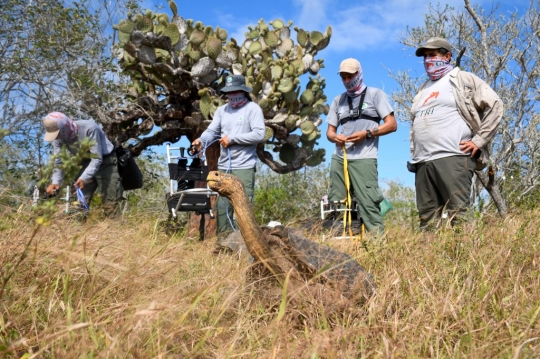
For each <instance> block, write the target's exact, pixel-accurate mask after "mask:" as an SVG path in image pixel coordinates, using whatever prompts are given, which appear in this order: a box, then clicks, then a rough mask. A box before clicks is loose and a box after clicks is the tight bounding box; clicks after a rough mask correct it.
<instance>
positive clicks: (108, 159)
mask: <svg viewBox="0 0 540 359" xmlns="http://www.w3.org/2000/svg"><path fill="white" fill-rule="evenodd" d="M86 165H87V164H86ZM86 165H85V166H84V167H83V170H82V171H84V168H86ZM82 171H81V173H80V174H82ZM80 174H79V175H80ZM123 191H124V189H123V187H122V179H121V178H120V175H119V174H118V160H117V158H116V153H115V152H114V151H113V152H112V153H111V154H110V155H108V156H105V157H103V162H102V163H101V166H99V169H98V171H97V172H96V174H95V175H94V177H92V179H91V180H90V182H88V183H85V184H84V188H83V189H82V192H83V194H84V197H85V199H86V203H88V205H90V203H91V201H92V198H93V197H94V194H95V193H96V192H97V193H98V195H99V196H100V197H101V204H102V206H103V210H104V212H105V214H106V215H107V216H115V215H117V214H118V211H119V209H118V205H119V202H120V201H122V200H123V197H122V195H123Z"/></svg>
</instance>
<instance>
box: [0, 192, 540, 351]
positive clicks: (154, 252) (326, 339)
mask: <svg viewBox="0 0 540 359" xmlns="http://www.w3.org/2000/svg"><path fill="white" fill-rule="evenodd" d="M262 184H264V182H262ZM262 184H261V185H262ZM1 211H2V215H1V217H0V267H1V282H0V357H2V358H25V359H28V358H512V359H515V358H539V357H540V275H539V269H540V241H539V238H540V218H539V217H540V212H539V211H538V210H537V209H535V210H527V211H522V212H516V213H513V214H512V215H510V216H509V217H508V218H507V219H506V220H504V221H503V220H501V219H500V218H499V217H497V216H495V215H493V216H490V215H484V216H482V217H480V216H478V218H477V219H476V220H474V221H473V222H471V223H469V224H467V225H465V226H464V227H463V228H461V229H460V231H455V230H452V229H442V230H440V231H438V232H436V233H431V234H424V233H419V232H417V231H416V230H414V228H412V226H411V223H410V221H407V220H403V219H401V218H398V217H399V216H394V217H392V213H391V212H390V214H389V215H388V216H387V217H386V220H385V223H386V227H387V233H386V236H385V237H384V238H382V239H381V238H378V239H374V238H371V237H369V236H365V237H364V238H362V239H360V241H359V243H355V242H354V241H351V240H348V239H344V240H335V239H331V238H329V236H328V235H325V232H324V230H322V229H320V228H311V229H310V230H307V231H306V233H305V235H306V236H307V237H309V238H311V239H312V240H314V241H318V242H321V243H323V244H324V245H328V246H331V247H334V248H337V249H340V250H342V251H344V252H346V253H348V254H350V255H352V256H354V258H355V259H357V260H358V262H359V263H360V264H361V265H362V266H364V267H365V268H366V269H367V270H368V271H369V272H370V273H372V274H373V275H374V278H375V281H376V284H377V289H376V292H375V295H374V296H373V297H371V298H370V299H369V301H368V302H367V303H365V304H364V305H363V306H357V307H353V308H350V309H349V310H347V311H343V312H338V313H336V312H335V311H327V310H326V308H323V307H320V306H317V305H314V304H313V303H310V302H305V303H303V302H302V301H298V300H296V301H291V298H289V297H288V296H287V293H286V291H283V290H282V289H280V288H277V292H275V291H274V292H269V293H264V292H263V293H261V291H262V290H263V289H261V288H257V287H255V286H253V283H250V282H249V281H247V280H246V270H247V269H248V268H249V267H250V265H251V263H250V260H249V259H250V258H249V256H248V255H243V254H242V253H240V254H228V253H218V254H215V253H214V249H215V239H214V238H207V239H206V240H204V241H199V240H198V239H196V238H188V237H187V236H186V235H184V233H185V231H184V230H183V229H182V228H181V227H182V226H178V227H179V230H171V228H169V229H167V228H166V226H167V225H166V224H164V223H165V220H164V218H165V217H166V216H164V215H163V213H162V212H160V211H154V212H152V211H149V212H143V211H131V212H130V211H128V212H126V213H124V215H123V216H122V217H121V218H119V219H114V220H113V219H106V218H103V217H100V216H99V215H98V214H97V212H94V213H92V212H91V213H90V215H89V217H88V218H87V219H86V220H84V221H83V220H81V218H80V217H79V216H77V215H66V214H64V213H63V212H62V209H61V207H60V206H59V207H58V210H57V211H56V212H54V213H53V214H52V215H51V216H50V217H49V218H47V220H43V218H42V217H37V216H38V215H37V214H36V213H35V211H33V210H32V209H31V208H30V205H29V204H23V205H21V206H20V207H19V208H13V207H10V206H4V207H2V209H1ZM165 211H166V210H165ZM36 218H41V220H38V221H37V222H36ZM38 222H40V223H38ZM290 225H291V226H295V223H291V224H290ZM323 238H324V240H323ZM276 293H277V295H276Z"/></svg>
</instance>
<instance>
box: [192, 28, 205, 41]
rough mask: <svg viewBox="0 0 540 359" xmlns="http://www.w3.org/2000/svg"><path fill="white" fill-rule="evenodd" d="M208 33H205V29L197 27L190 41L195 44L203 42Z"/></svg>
mask: <svg viewBox="0 0 540 359" xmlns="http://www.w3.org/2000/svg"><path fill="white" fill-rule="evenodd" d="M205 37H206V35H205V34H204V31H202V30H199V29H195V30H193V32H192V33H191V36H190V37H189V42H191V43H192V44H194V45H200V44H202V43H203V41H204V39H205Z"/></svg>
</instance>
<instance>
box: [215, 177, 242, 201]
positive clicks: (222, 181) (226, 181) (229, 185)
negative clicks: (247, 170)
mask: <svg viewBox="0 0 540 359" xmlns="http://www.w3.org/2000/svg"><path fill="white" fill-rule="evenodd" d="M206 181H207V182H208V187H210V189H211V190H213V191H216V192H217V193H219V194H220V196H223V197H226V198H229V199H230V197H231V195H233V194H235V193H239V192H244V191H245V190H244V185H243V184H242V182H241V181H240V180H239V179H238V177H236V176H233V175H231V174H227V173H222V172H219V171H210V172H208V176H207V177H206Z"/></svg>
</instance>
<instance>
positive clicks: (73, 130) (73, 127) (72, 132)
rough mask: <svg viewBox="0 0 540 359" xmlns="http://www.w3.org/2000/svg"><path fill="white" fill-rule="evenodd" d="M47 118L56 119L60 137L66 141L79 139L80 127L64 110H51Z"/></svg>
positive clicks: (70, 141)
mask: <svg viewBox="0 0 540 359" xmlns="http://www.w3.org/2000/svg"><path fill="white" fill-rule="evenodd" d="M47 118H49V119H52V120H54V121H55V122H56V123H57V124H58V129H59V130H60V132H59V133H58V138H59V139H61V140H63V141H64V142H66V143H72V142H73V141H75V140H76V139H77V131H78V130H79V127H78V126H77V124H76V123H75V121H73V120H72V119H71V118H69V117H67V116H66V115H64V114H63V113H62V112H51V113H50V114H48V115H47Z"/></svg>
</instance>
